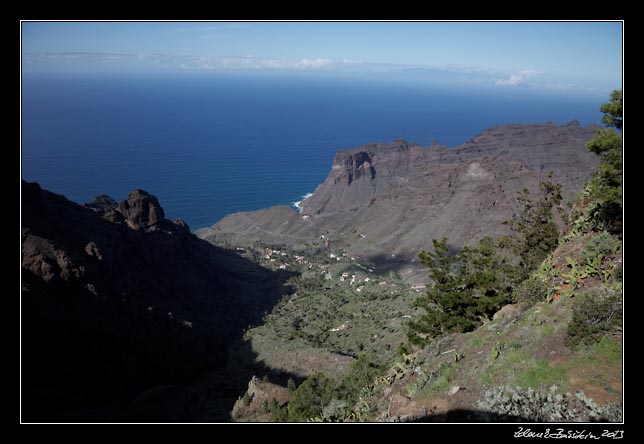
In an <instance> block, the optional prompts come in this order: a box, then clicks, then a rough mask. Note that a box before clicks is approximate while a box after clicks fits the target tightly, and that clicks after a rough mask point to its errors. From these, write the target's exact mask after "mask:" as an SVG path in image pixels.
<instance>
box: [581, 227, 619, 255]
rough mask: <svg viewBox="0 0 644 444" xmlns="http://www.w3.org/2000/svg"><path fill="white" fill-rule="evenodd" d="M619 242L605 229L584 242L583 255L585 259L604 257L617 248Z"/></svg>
mask: <svg viewBox="0 0 644 444" xmlns="http://www.w3.org/2000/svg"><path fill="white" fill-rule="evenodd" d="M619 244H620V242H619V241H618V240H617V239H615V238H614V237H613V236H612V235H611V234H610V233H608V232H607V231H602V232H601V233H599V234H598V235H597V236H595V237H593V238H592V239H591V240H589V241H588V242H586V244H585V245H584V250H583V255H584V257H585V258H586V260H589V259H593V258H595V257H606V256H608V255H610V254H612V253H614V252H615V251H616V250H617V249H618V248H619Z"/></svg>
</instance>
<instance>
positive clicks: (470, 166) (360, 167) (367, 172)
mask: <svg viewBox="0 0 644 444" xmlns="http://www.w3.org/2000/svg"><path fill="white" fill-rule="evenodd" d="M597 129H598V128H597V127H595V126H592V127H589V128H582V127H581V126H580V125H579V123H578V122H576V121H572V122H570V123H569V124H567V125H563V126H557V125H554V124H550V123H548V124H540V125H526V124H513V125H505V126H498V127H493V128H490V129H488V130H486V131H484V132H482V133H481V134H479V135H478V136H476V137H475V138H473V139H472V140H469V141H467V142H466V143H464V144H463V145H461V146H458V147H456V148H451V149H448V148H445V147H442V146H440V145H439V144H437V143H434V144H432V145H431V146H430V147H428V148H422V147H420V146H418V145H416V144H413V143H410V142H406V141H405V140H402V139H398V140H395V141H393V142H391V143H386V144H369V145H366V146H363V147H360V148H355V149H349V150H340V151H338V152H337V154H336V155H335V158H334V160H333V164H332V167H331V171H330V173H329V175H328V177H327V179H326V180H325V181H324V183H322V184H321V185H319V186H318V188H317V189H316V191H315V193H313V195H312V196H311V197H310V198H308V199H306V200H305V201H304V202H302V204H301V208H302V212H301V214H298V213H297V212H295V211H294V210H292V209H291V208H289V207H273V208H269V209H266V210H260V211H257V212H250V213H237V214H232V215H229V216H227V217H226V218H224V219H223V220H221V221H220V222H218V223H217V224H215V225H213V226H212V227H210V228H206V229H202V230H199V231H198V232H197V235H198V236H200V237H202V238H203V239H206V240H209V241H212V242H215V243H218V242H224V241H227V242H231V243H236V244H244V243H248V242H253V241H256V240H259V241H263V242H274V243H285V244H289V245H292V244H295V243H298V242H302V241H307V240H311V239H315V238H318V237H319V236H320V235H322V234H325V235H327V236H328V237H329V238H331V239H332V240H334V241H336V245H337V244H338V243H340V244H342V245H344V246H346V247H347V249H348V250H349V251H350V252H351V253H354V254H360V255H366V256H372V257H375V256H378V255H383V252H386V253H387V255H389V254H395V255H397V256H398V257H400V256H403V257H407V258H412V257H414V256H416V254H417V253H418V251H419V250H420V249H430V248H431V245H432V242H431V240H432V239H439V238H442V237H447V238H448V239H449V242H450V244H452V245H454V246H462V245H465V244H469V243H472V242H475V241H476V240H478V239H479V238H480V237H482V236H485V235H492V236H494V237H496V236H500V235H503V234H506V233H507V230H508V228H507V226H505V225H503V222H504V221H506V220H509V219H511V218H512V216H513V214H514V212H515V210H516V202H515V197H516V195H517V193H518V192H519V191H520V190H521V189H523V188H528V189H529V190H530V191H531V192H536V191H538V184H539V182H540V181H543V180H551V181H554V182H557V183H560V184H561V185H562V188H563V193H564V198H570V197H572V196H573V195H574V194H576V193H578V192H579V191H581V188H582V187H583V184H584V183H585V181H586V180H587V179H588V177H589V176H590V174H591V173H592V171H593V170H594V169H595V168H596V167H597V165H598V159H597V157H596V156H595V155H594V154H593V153H591V152H589V151H588V150H587V149H586V148H585V146H584V144H585V142H586V141H588V140H589V139H590V138H592V137H593V136H594V135H595V134H596V132H597ZM549 173H552V177H551V178H550V179H548V175H549ZM356 233H360V236H356Z"/></svg>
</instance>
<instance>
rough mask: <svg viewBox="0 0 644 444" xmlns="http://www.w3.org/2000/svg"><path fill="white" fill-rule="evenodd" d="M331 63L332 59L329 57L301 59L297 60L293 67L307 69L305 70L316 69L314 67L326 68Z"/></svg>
mask: <svg viewBox="0 0 644 444" xmlns="http://www.w3.org/2000/svg"><path fill="white" fill-rule="evenodd" d="M332 64H333V61H332V60H329V59H302V60H300V61H299V62H297V63H296V64H295V65H294V67H295V68H297V69H307V70H316V69H327V68H329V67H331V65H332Z"/></svg>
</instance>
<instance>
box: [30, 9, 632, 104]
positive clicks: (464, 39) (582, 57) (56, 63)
mask: <svg viewBox="0 0 644 444" xmlns="http://www.w3.org/2000/svg"><path fill="white" fill-rule="evenodd" d="M22 51H23V52H22V54H23V70H24V72H30V71H40V72H48V71H49V72H147V71H160V72H164V71H213V72H215V71H217V72H219V71H227V72H232V71H238V72H241V71H253V72H289V71H292V72H300V73H307V72H310V73H318V74H322V73H324V74H325V75H332V74H341V75H366V74H368V75H375V76H383V77H387V76H389V77H395V76H398V77H401V78H402V77H407V78H409V79H414V80H417V81H418V80H420V81H427V82H434V83H437V84H440V83H445V84H462V85H470V86H471V85H474V86H477V85H478V86H484V87H496V88H506V89H508V88H534V89H537V90H541V89H547V90H559V91H563V90H566V91H578V92H582V93H583V92H591V93H596V94H597V93H600V94H604V93H606V92H607V91H610V90H612V89H615V88H620V87H621V78H622V23H620V22H537V23H534V22H482V23H481V22H308V23H306V22H305V23H303V22H23V24H22Z"/></svg>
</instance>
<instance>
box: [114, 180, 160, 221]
mask: <svg viewBox="0 0 644 444" xmlns="http://www.w3.org/2000/svg"><path fill="white" fill-rule="evenodd" d="M118 211H119V212H120V213H121V214H122V215H123V216H124V217H125V220H126V222H127V224H128V225H129V226H130V227H131V228H133V229H135V230H141V229H145V228H148V227H150V226H152V225H155V224H157V223H159V222H161V221H163V220H165V213H164V211H163V208H161V204H159V201H158V200H157V198H156V197H154V196H153V195H151V194H150V193H148V192H146V191H143V190H139V189H137V190H134V191H132V192H131V193H130V194H129V195H128V196H127V199H125V200H124V201H123V202H121V203H120V204H119V206H118Z"/></svg>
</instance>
